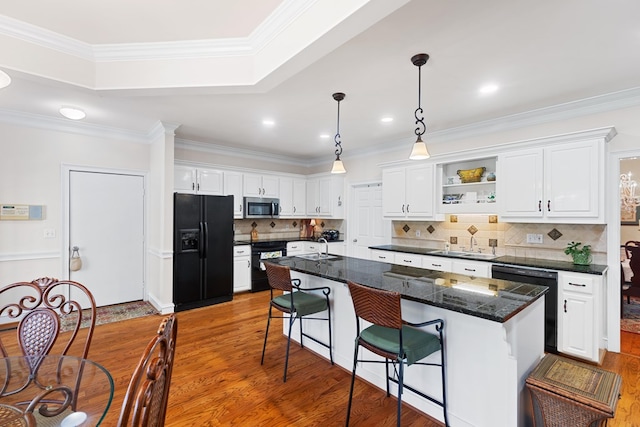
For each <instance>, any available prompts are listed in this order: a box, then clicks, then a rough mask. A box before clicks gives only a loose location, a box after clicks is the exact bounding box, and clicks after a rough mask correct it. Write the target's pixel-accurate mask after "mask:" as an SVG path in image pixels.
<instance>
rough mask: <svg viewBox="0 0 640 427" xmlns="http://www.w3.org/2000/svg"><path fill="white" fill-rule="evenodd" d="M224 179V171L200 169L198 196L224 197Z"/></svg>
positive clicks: (197, 185)
mask: <svg viewBox="0 0 640 427" xmlns="http://www.w3.org/2000/svg"><path fill="white" fill-rule="evenodd" d="M222 178H223V172H222V171H217V170H211V169H198V182H197V183H196V190H197V191H198V194H212V195H216V196H220V195H222V194H223V192H224V188H223V186H222V182H223V179H222Z"/></svg>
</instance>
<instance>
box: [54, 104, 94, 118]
mask: <svg viewBox="0 0 640 427" xmlns="http://www.w3.org/2000/svg"><path fill="white" fill-rule="evenodd" d="M59 111H60V114H62V115H63V116H64V117H66V118H67V119H70V120H82V119H84V118H85V117H87V114H86V113H85V112H84V111H83V110H81V109H80V108H76V107H69V106H62V107H60V110H59Z"/></svg>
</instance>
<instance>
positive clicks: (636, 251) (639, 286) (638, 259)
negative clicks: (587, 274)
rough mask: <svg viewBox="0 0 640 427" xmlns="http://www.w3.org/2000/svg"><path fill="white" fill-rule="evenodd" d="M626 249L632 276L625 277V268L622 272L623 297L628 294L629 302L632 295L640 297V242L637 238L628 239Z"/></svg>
mask: <svg viewBox="0 0 640 427" xmlns="http://www.w3.org/2000/svg"><path fill="white" fill-rule="evenodd" d="M624 251H625V254H626V256H627V260H628V261H626V262H628V263H629V268H630V269H631V273H632V276H631V278H630V279H625V274H624V269H622V270H621V272H620V275H621V286H622V298H623V299H624V297H625V296H626V297H627V303H631V297H632V296H636V297H640V242H638V241H635V240H630V241H628V242H627V243H625V244H624ZM622 262H625V261H622ZM621 313H622V312H621Z"/></svg>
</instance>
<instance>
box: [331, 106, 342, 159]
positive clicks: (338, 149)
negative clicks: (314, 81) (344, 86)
mask: <svg viewBox="0 0 640 427" xmlns="http://www.w3.org/2000/svg"><path fill="white" fill-rule="evenodd" d="M336 95H339V94H334V99H335V100H336V101H338V120H337V125H336V136H334V137H333V141H334V142H335V143H336V151H335V154H336V160H340V155H341V154H342V141H340V101H342V99H344V94H340V95H342V97H340V96H336Z"/></svg>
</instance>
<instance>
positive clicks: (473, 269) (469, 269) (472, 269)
mask: <svg viewBox="0 0 640 427" xmlns="http://www.w3.org/2000/svg"><path fill="white" fill-rule="evenodd" d="M464 271H476V269H475V268H466V267H465V268H464Z"/></svg>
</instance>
